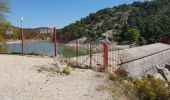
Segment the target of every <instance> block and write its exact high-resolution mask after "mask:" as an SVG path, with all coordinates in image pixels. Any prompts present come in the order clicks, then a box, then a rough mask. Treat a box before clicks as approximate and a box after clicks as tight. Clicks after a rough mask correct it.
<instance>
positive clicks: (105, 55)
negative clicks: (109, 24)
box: [103, 43, 108, 67]
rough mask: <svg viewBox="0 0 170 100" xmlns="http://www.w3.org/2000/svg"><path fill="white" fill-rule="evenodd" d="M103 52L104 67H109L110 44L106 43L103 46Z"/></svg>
mask: <svg viewBox="0 0 170 100" xmlns="http://www.w3.org/2000/svg"><path fill="white" fill-rule="evenodd" d="M103 52H104V57H103V58H104V66H105V67H107V66H108V44H107V43H104V44H103Z"/></svg>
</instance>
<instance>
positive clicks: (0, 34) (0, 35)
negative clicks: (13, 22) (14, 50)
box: [0, 0, 10, 43]
mask: <svg viewBox="0 0 170 100" xmlns="http://www.w3.org/2000/svg"><path fill="white" fill-rule="evenodd" d="M9 10H10V8H9V5H8V0H0V43H2V42H4V32H5V31H6V29H9V27H10V23H9V22H8V21H7V20H6V18H5V16H4V14H5V13H8V12H9Z"/></svg>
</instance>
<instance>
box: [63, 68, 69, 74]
mask: <svg viewBox="0 0 170 100" xmlns="http://www.w3.org/2000/svg"><path fill="white" fill-rule="evenodd" d="M63 73H64V74H66V75H69V74H70V70H69V67H68V66H66V67H64V69H63Z"/></svg>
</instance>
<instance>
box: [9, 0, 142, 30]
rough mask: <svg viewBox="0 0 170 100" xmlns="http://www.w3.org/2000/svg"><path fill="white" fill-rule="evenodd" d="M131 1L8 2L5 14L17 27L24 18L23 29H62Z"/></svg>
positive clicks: (55, 0)
mask: <svg viewBox="0 0 170 100" xmlns="http://www.w3.org/2000/svg"><path fill="white" fill-rule="evenodd" d="M133 1H135V0H10V6H11V12H10V13H9V14H7V19H8V20H9V21H10V22H11V23H12V24H13V25H14V26H17V27H20V18H21V17H24V24H23V25H24V27H25V28H36V27H54V26H55V27H57V28H62V27H64V26H66V25H69V24H70V23H73V22H75V21H77V20H80V19H81V18H83V17H85V16H87V15H89V13H93V12H96V11H98V10H100V9H103V8H106V7H113V6H117V5H120V4H124V3H132V2H133ZM140 1H142V0H140Z"/></svg>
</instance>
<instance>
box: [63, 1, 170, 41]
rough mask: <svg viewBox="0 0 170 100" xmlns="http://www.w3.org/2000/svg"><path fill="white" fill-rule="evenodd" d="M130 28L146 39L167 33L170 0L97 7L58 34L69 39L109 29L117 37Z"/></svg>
mask: <svg viewBox="0 0 170 100" xmlns="http://www.w3.org/2000/svg"><path fill="white" fill-rule="evenodd" d="M130 28H136V29H138V30H140V31H141V36H142V37H144V39H145V40H147V42H148V43H153V42H157V41H159V40H160V38H161V37H164V36H170V0H153V1H145V2H139V1H138V2H134V3H132V4H129V5H127V4H123V5H120V6H118V7H117V6H116V7H113V8H105V9H102V10H99V11H97V12H96V13H91V14H89V16H87V17H85V18H82V19H81V20H80V21H76V22H75V23H73V24H70V25H68V26H66V27H64V28H63V29H62V30H61V32H62V35H60V37H63V36H67V37H66V38H67V41H70V40H73V39H77V38H80V37H83V36H87V37H88V38H99V37H101V35H102V34H103V33H107V32H109V34H111V35H109V37H110V38H109V39H110V40H116V41H118V40H124V35H123V34H124V33H126V32H127V31H128V30H129V29H130ZM63 39H64V38H63ZM64 40H65V41H66V39H64Z"/></svg>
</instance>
